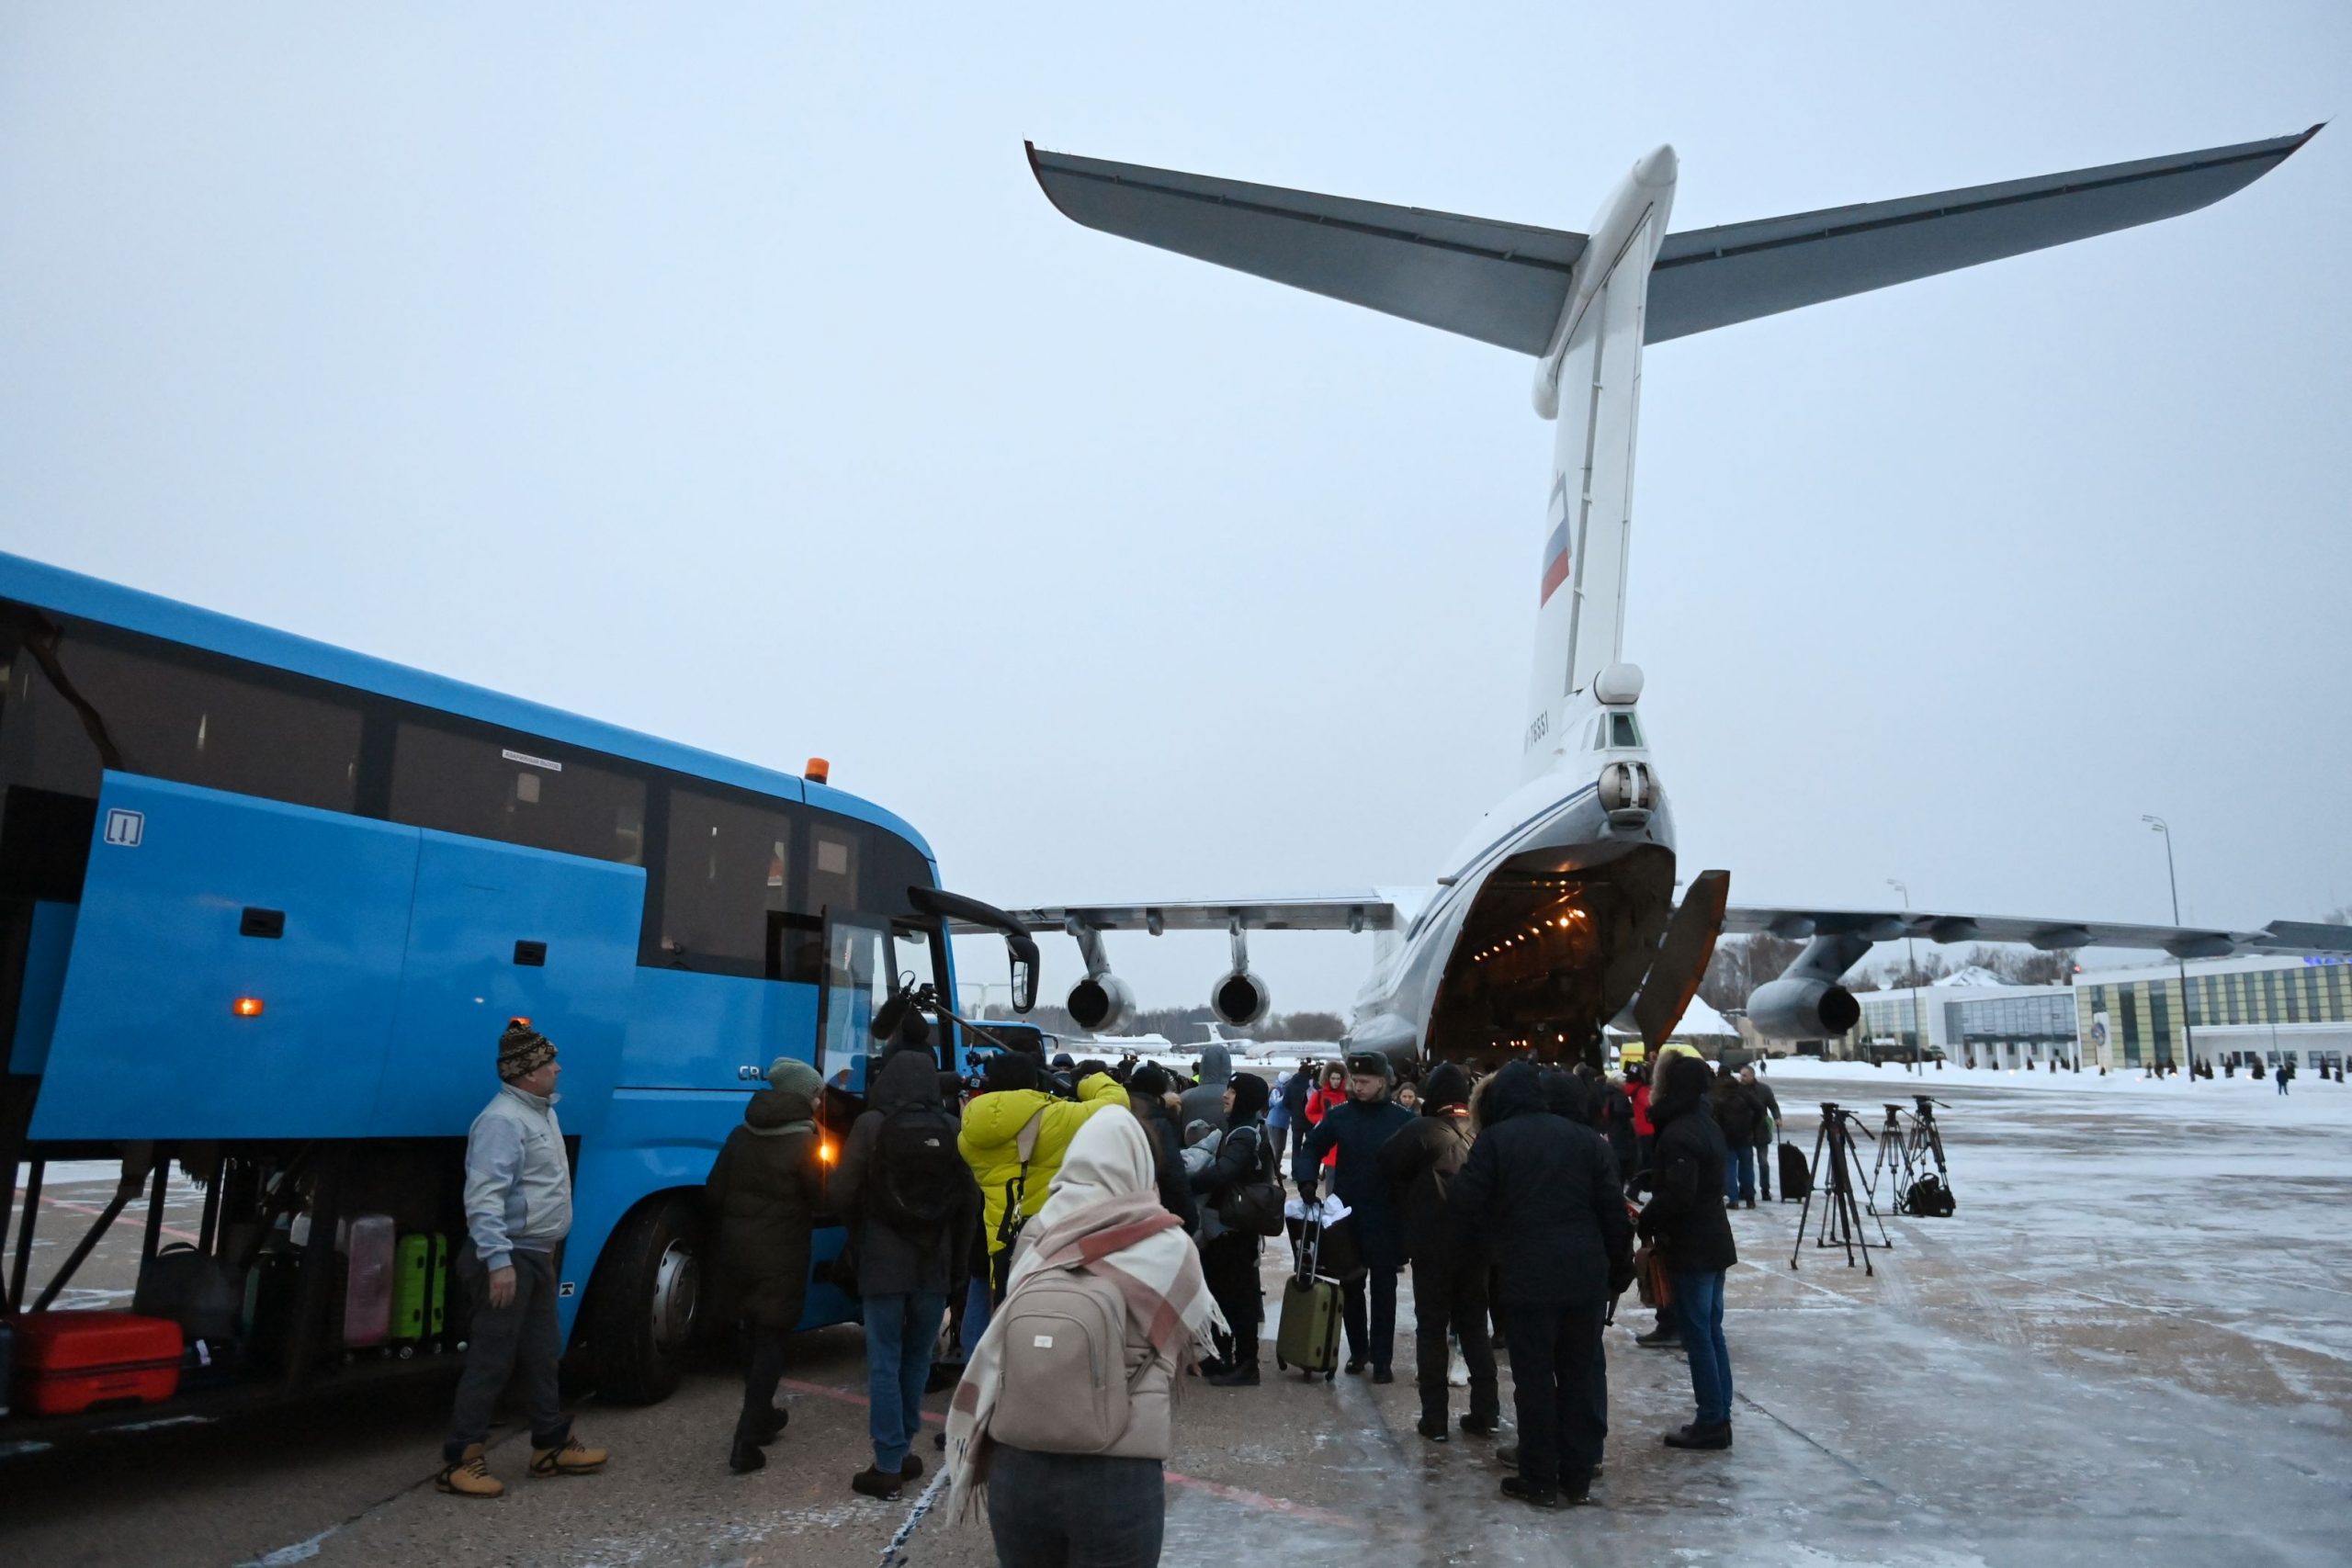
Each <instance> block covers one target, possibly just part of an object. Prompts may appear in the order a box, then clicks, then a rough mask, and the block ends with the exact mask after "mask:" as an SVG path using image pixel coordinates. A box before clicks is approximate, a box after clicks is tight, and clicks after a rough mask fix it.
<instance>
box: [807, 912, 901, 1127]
mask: <svg viewBox="0 0 2352 1568" xmlns="http://www.w3.org/2000/svg"><path fill="white" fill-rule="evenodd" d="M889 947H890V924H889V921H888V920H887V919H882V918H880V917H878V916H874V915H860V914H829V915H828V916H827V917H826V919H825V935H824V961H823V964H822V966H821V968H820V972H819V975H818V979H817V991H818V998H817V1055H816V1058H815V1060H816V1066H817V1075H818V1076H819V1077H821V1078H823V1079H824V1080H825V1088H826V1089H827V1090H828V1091H830V1092H829V1093H828V1094H827V1095H826V1099H827V1100H828V1101H830V1102H833V1103H835V1104H837V1103H838V1102H839V1100H840V1098H841V1097H842V1096H848V1097H852V1098H853V1100H863V1099H864V1098H865V1072H866V1066H867V1063H868V1061H869V1060H870V1058H871V1056H872V1055H873V1053H874V1049H875V1046H876V1044H877V1042H876V1040H875V1038H874V1035H873V1033H872V1025H873V1022H874V1014H875V1012H876V1010H878V1009H879V1008H880V1007H881V1006H882V1004H883V1002H885V1001H886V1000H888V998H889V995H890V992H891V990H892V989H893V986H894V982H893V978H892V971H891V967H890V956H889ZM828 1120H831V1118H828ZM848 1130H849V1129H848V1127H847V1126H846V1124H844V1125H842V1126H841V1127H839V1128H836V1129H834V1132H835V1134H836V1135H840V1134H846V1133H847V1132H848Z"/></svg>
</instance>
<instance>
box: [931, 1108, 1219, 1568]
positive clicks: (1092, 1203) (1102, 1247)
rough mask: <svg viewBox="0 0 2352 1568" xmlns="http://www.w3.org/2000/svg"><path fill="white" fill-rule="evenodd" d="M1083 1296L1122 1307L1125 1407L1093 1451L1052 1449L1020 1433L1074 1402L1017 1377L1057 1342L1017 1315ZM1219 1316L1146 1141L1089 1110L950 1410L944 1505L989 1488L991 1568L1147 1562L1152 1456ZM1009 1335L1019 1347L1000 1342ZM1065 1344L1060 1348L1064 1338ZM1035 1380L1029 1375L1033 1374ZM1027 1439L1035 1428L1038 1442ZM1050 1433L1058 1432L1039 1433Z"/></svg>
mask: <svg viewBox="0 0 2352 1568" xmlns="http://www.w3.org/2000/svg"><path fill="white" fill-rule="evenodd" d="M1086 1291H1093V1292H1097V1293H1098V1295H1099V1296H1100V1297H1101V1298H1102V1299H1103V1300H1106V1301H1107V1300H1110V1299H1113V1296H1115V1300H1116V1302H1117V1303H1119V1306H1120V1307H1121V1308H1122V1309H1123V1310H1122V1311H1120V1312H1119V1314H1118V1319H1119V1328H1118V1329H1117V1330H1116V1332H1118V1333H1119V1335H1120V1337H1121V1338H1122V1339H1123V1341H1124V1347H1125V1357H1124V1367H1123V1368H1122V1369H1121V1370H1122V1371H1124V1372H1125V1378H1124V1382H1123V1383H1122V1384H1120V1385H1118V1386H1114V1388H1113V1389H1112V1390H1111V1393H1112V1395H1113V1396H1114V1400H1115V1398H1116V1396H1118V1395H1119V1393H1121V1390H1122V1388H1123V1389H1124V1404H1123V1406H1115V1407H1118V1408H1123V1409H1124V1417H1123V1419H1122V1420H1121V1423H1120V1425H1119V1427H1118V1429H1116V1430H1115V1431H1104V1432H1097V1433H1095V1434H1094V1435H1093V1436H1091V1437H1090V1438H1083V1439H1073V1440H1077V1441H1084V1442H1086V1443H1088V1444H1089V1445H1090V1446H1088V1447H1085V1448H1081V1449H1076V1450H1065V1449H1061V1448H1059V1447H1058V1446H1057V1448H1056V1449H1055V1450H1053V1451H1046V1450H1043V1449H1041V1448H1037V1447H1023V1446H1019V1445H1017V1444H1015V1443H1014V1442H1013V1441H1012V1440H1011V1439H1010V1438H1009V1437H1008V1436H1006V1435H1005V1434H1008V1433H1011V1434H1016V1435H1027V1434H1029V1433H1032V1432H1035V1431H1038V1430H1040V1429H1042V1428H1044V1427H1048V1426H1051V1425H1052V1424H1053V1423H1054V1422H1055V1421H1057V1419H1061V1418H1063V1416H1064V1415H1065V1414H1066V1413H1067V1414H1068V1415H1069V1418H1071V1419H1072V1420H1074V1421H1077V1422H1079V1423H1080V1425H1082V1418H1083V1414H1084V1413H1083V1412H1082V1411H1081V1410H1080V1409H1079V1407H1080V1405H1082V1404H1084V1403H1085V1402H1084V1401H1083V1400H1073V1399H1072V1398H1070V1397H1069V1395H1070V1391H1069V1390H1068V1389H1065V1388H1062V1387H1045V1386H1035V1385H1032V1384H1030V1383H1027V1382H1023V1368H1024V1367H1033V1368H1034V1367H1036V1366H1039V1365H1041V1364H1043V1363H1042V1361H1041V1359H1040V1358H1041V1357H1042V1356H1043V1355H1045V1354H1046V1353H1047V1352H1049V1351H1050V1350H1051V1348H1052V1343H1053V1342H1052V1339H1051V1338H1050V1337H1047V1336H1046V1335H1043V1334H1037V1333H1035V1332H1034V1330H1035V1325H1036V1324H1037V1323H1038V1322H1040V1321H1044V1319H1042V1318H1034V1317H1031V1316H1026V1315H1024V1307H1023V1292H1031V1295H1030V1302H1031V1303H1033V1304H1034V1303H1039V1302H1043V1301H1045V1300H1046V1299H1048V1298H1051V1299H1053V1300H1055V1301H1056V1302H1057V1303H1061V1302H1069V1303H1074V1304H1075V1310H1076V1312H1077V1314H1078V1315H1079V1316H1080V1317H1081V1318H1082V1317H1083V1316H1084V1315H1085V1311H1084V1309H1085V1305H1086V1302H1085V1300H1084V1299H1083V1292H1086ZM1224 1326H1225V1324H1224V1319H1223V1317H1222V1316H1221V1315H1220V1314H1218V1312H1217V1310H1216V1303H1215V1302H1214V1301H1213V1300H1211V1298H1210V1296H1209V1291H1208V1285H1207V1282H1206V1280H1204V1278H1203V1276H1202V1273H1201V1264H1200V1258H1199V1255H1198V1254H1197V1253H1196V1252H1195V1251H1194V1250H1193V1244H1192V1242H1191V1241H1190V1239H1189V1238H1187V1237H1186V1235H1184V1231H1183V1227H1182V1225H1181V1224H1179V1223H1178V1221H1177V1219H1176V1217H1175V1216H1174V1215H1173V1214H1170V1213H1168V1211H1167V1210H1166V1209H1164V1208H1162V1207H1161V1206H1160V1203H1159V1189H1158V1183H1157V1172H1156V1168H1155V1166H1154V1163H1153V1160H1152V1150H1151V1144H1150V1141H1149V1140H1148V1138H1147V1137H1146V1135H1145V1134H1144V1130H1143V1128H1142V1126H1141V1124H1140V1123H1138V1122H1136V1119H1135V1118H1134V1117H1133V1116H1118V1115H1103V1116H1096V1117H1092V1118H1091V1119H1090V1120H1089V1121H1088V1122H1086V1124H1085V1126H1083V1127H1082V1128H1080V1131H1079V1134H1078V1135H1077V1137H1075V1138H1074V1139H1072V1140H1071V1142H1070V1145H1069V1155H1068V1156H1067V1157H1066V1158H1065V1159H1064V1160H1063V1161H1062V1167H1061V1169H1060V1170H1059V1171H1058V1172H1057V1173H1056V1174H1055V1177H1054V1180H1053V1185H1052V1187H1051V1188H1050V1189H1049V1190H1048V1193H1047V1197H1046V1206H1045V1208H1044V1209H1043V1211H1041V1212H1040V1213H1038V1215H1037V1217H1036V1218H1035V1219H1034V1220H1032V1221H1031V1222H1030V1223H1029V1225H1028V1226H1027V1228H1026V1229H1024V1230H1023V1232H1022V1235H1021V1240H1020V1243H1019V1248H1018V1256H1017V1257H1016V1258H1015V1259H1014V1261H1013V1265H1012V1283H1011V1285H1010V1287H1009V1289H1008V1290H1007V1292H1006V1293H1005V1299H1004V1302H1003V1303H1002V1304H1001V1305H1000V1306H999V1307H998V1308H997V1312H996V1315H995V1316H994V1317H993V1318H992V1319H991V1320H990V1322H989V1329H988V1333H987V1334H986V1335H985V1336H983V1337H982V1338H981V1340H980V1343H979V1344H978V1346H977V1347H976V1348H974V1350H973V1353H972V1358H971V1362H970V1365H969V1366H967V1368H966V1369H965V1372H964V1381H963V1382H961V1383H959V1384H958V1385H957V1386H956V1398H955V1401H954V1404H952V1405H951V1406H950V1408H949V1410H948V1414H947V1453H948V1463H949V1466H950V1468H951V1469H952V1470H953V1472H954V1474H955V1483H954V1491H953V1493H952V1494H951V1501H952V1505H953V1508H952V1511H953V1513H954V1515H955V1517H958V1518H963V1517H969V1515H970V1511H971V1509H972V1508H973V1507H974V1506H976V1505H977V1504H978V1503H979V1502H980V1501H981V1499H982V1496H983V1494H985V1496H986V1499H987V1506H988V1513H989V1532H990V1534H991V1535H992V1536H993V1537H994V1539H995V1542H996V1552H997V1562H999V1564H1000V1565H1001V1568H1077V1565H1079V1564H1085V1565H1086V1568H1129V1565H1136V1568H1149V1565H1150V1564H1153V1563H1157V1562H1159V1543H1160V1531H1161V1526H1162V1523H1163V1520H1164V1517H1165V1514H1166V1508H1167V1498H1166V1494H1165V1489H1164V1483H1163V1482H1162V1480H1161V1475H1160V1468H1161V1463H1162V1461H1165V1460H1166V1459H1167V1457H1168V1455H1169V1452H1170V1449H1171V1448H1172V1447H1173V1445H1174V1440H1175V1433H1174V1424H1173V1419H1172V1414H1173V1412H1172V1406H1173V1403H1174V1399H1175V1391H1176V1389H1177V1387H1178V1386H1179V1385H1180V1384H1181V1382H1182V1379H1183V1376H1184V1373H1185V1370H1186V1369H1187V1368H1189V1367H1190V1366H1191V1365H1193V1362H1194V1361H1195V1360H1196V1359H1198V1357H1199V1355H1200V1353H1201V1351H1202V1350H1203V1349H1204V1348H1207V1347H1208V1345H1209V1343H1210V1340H1209V1336H1210V1334H1211V1331H1212V1330H1213V1329H1221V1328H1223V1327H1224ZM1009 1337H1011V1338H1013V1339H1014V1340H1015V1341H1016V1343H1015V1344H1013V1345H1012V1346H1009V1345H1008V1339H1009ZM1067 1348H1068V1347H1067V1345H1066V1346H1065V1349H1067ZM1030 1376H1031V1377H1032V1378H1033V1379H1034V1378H1036V1377H1037V1376H1038V1374H1037V1373H1035V1371H1032V1372H1031V1374H1030ZM1031 1440H1032V1442H1033V1443H1034V1442H1036V1441H1038V1440H1039V1439H1037V1438H1032V1439H1031ZM1046 1440H1054V1439H1050V1438H1049V1439H1046Z"/></svg>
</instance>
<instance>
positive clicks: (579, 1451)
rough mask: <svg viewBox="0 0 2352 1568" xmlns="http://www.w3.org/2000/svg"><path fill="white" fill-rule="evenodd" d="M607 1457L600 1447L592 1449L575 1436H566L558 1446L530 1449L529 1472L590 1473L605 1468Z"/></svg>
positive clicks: (541, 1474)
mask: <svg viewBox="0 0 2352 1568" xmlns="http://www.w3.org/2000/svg"><path fill="white" fill-rule="evenodd" d="M608 1457H609V1456H608V1455H607V1454H606V1453H605V1450H602V1449H592V1448H590V1447H589V1446H588V1445H587V1444H585V1443H583V1442H582V1441H581V1440H580V1439H579V1438H564V1440H563V1443H562V1446H560V1447H559V1448H552V1449H533V1450H531V1473H532V1474H533V1475H538V1476H548V1475H592V1474H594V1473H595V1472H597V1471H600V1470H602V1469H604V1468H605V1460H606V1459H607V1458H608Z"/></svg>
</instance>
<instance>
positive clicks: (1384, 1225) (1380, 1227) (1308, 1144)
mask: <svg viewBox="0 0 2352 1568" xmlns="http://www.w3.org/2000/svg"><path fill="white" fill-rule="evenodd" d="M1412 1120H1413V1113H1412V1112H1411V1111H1408V1110H1406V1109H1405V1108H1404V1107H1403V1106H1401V1105H1398V1104H1397V1103H1396V1102H1395V1101H1393V1100H1375V1101H1374V1102H1373V1103H1372V1104H1369V1105H1367V1104H1365V1103H1364V1102H1363V1100H1355V1099H1350V1100H1345V1101H1343V1102H1341V1103H1340V1104H1338V1105H1335V1106H1333V1107H1331V1109H1330V1110H1329V1111H1325V1112H1324V1113H1323V1120H1322V1121H1320V1122H1317V1123H1316V1124H1315V1125H1314V1126H1313V1127H1312V1128H1310V1129H1309V1130H1308V1132H1307V1134H1306V1137H1304V1138H1303V1139H1301V1140H1300V1141H1299V1145H1298V1155H1297V1157H1296V1158H1295V1159H1293V1160H1292V1161H1291V1176H1292V1178H1293V1179H1295V1180H1296V1181H1297V1183H1298V1188H1299V1190H1300V1191H1301V1192H1302V1193H1304V1192H1306V1190H1308V1189H1310V1188H1312V1187H1314V1186H1315V1184H1316V1177H1317V1175H1318V1174H1319V1171H1318V1167H1320V1165H1321V1164H1322V1161H1323V1156H1325V1155H1326V1154H1328V1153H1329V1152H1330V1151H1331V1150H1333V1149H1337V1150H1339V1151H1340V1161H1339V1164H1338V1165H1337V1166H1335V1167H1334V1168H1332V1172H1331V1190H1332V1191H1334V1192H1336V1193H1338V1194H1339V1195H1340V1202H1342V1203H1345V1204H1346V1205H1347V1206H1348V1207H1349V1208H1350V1209H1351V1210H1353V1211H1354V1213H1352V1214H1351V1216H1350V1217H1351V1219H1353V1220H1354V1222H1355V1227H1356V1241H1357V1243H1358V1244H1359V1245H1360V1246H1361V1247H1362V1248H1363V1260H1364V1263H1365V1265H1366V1266H1367V1267H1369V1268H1374V1269H1401V1268H1403V1267H1404V1266H1405V1237H1404V1233H1403V1230H1402V1228H1401V1226H1400V1224H1399V1221H1398V1217H1397V1200H1396V1195H1395V1194H1394V1193H1392V1192H1391V1191H1390V1190H1389V1187H1388V1177H1387V1175H1386V1173H1385V1172H1384V1171H1383V1170H1382V1169H1381V1168H1380V1149H1381V1145H1384V1144H1385V1143H1387V1142H1388V1140H1389V1139H1391V1138H1393V1137H1395V1136H1396V1135H1397V1129H1399V1128H1401V1127H1406V1126H1409V1125H1410V1124H1411V1123H1412Z"/></svg>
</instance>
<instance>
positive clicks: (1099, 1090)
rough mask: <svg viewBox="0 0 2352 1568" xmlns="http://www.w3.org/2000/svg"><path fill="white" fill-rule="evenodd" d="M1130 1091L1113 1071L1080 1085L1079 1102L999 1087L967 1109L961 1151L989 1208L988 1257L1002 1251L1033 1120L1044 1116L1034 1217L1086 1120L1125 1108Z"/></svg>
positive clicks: (1033, 1177) (1032, 1185)
mask: <svg viewBox="0 0 2352 1568" xmlns="http://www.w3.org/2000/svg"><path fill="white" fill-rule="evenodd" d="M1126 1102H1127V1091H1126V1089H1125V1088H1124V1087H1122V1086H1121V1085H1120V1083H1119V1081H1118V1080H1117V1079H1116V1078H1114V1077H1111V1075H1110V1074H1108V1073H1092V1074H1089V1075H1088V1076H1087V1077H1084V1078H1082V1079H1080V1082H1079V1086H1078V1098H1077V1099H1076V1100H1064V1099H1063V1098H1062V1097H1061V1096H1059V1095H1057V1094H1047V1093H1046V1091H1045V1090H1043V1089H1000V1090H998V1091H997V1092H996V1093H994V1094H983V1095H981V1096H979V1097H978V1099H976V1100H972V1101H971V1102H969V1103H968V1104H967V1105H966V1106H965V1107H964V1131H963V1133H962V1134H961V1135H959V1136H958V1137H957V1138H956V1150H957V1151H958V1152H959V1153H961V1154H962V1155H963V1156H964V1163H965V1164H967V1165H968V1166H970V1167H971V1168H972V1175H973V1177H974V1178H975V1179H978V1182H979V1184H980V1200H981V1202H982V1203H983V1204H984V1205H985V1206H984V1208H983V1210H982V1212H981V1215H980V1228H981V1230H982V1231H984V1232H985V1233H986V1234H987V1235H988V1240H989V1256H990V1257H994V1256H995V1255H996V1254H997V1253H998V1252H1000V1251H1001V1250H1002V1248H1001V1247H1000V1246H999V1244H998V1242H997V1228H998V1226H999V1225H1000V1224H1001V1223H1002V1221H1003V1219H1004V1205H1005V1200H1006V1198H1007V1197H1008V1196H1009V1195H1010V1193H1011V1191H1012V1186H1013V1183H1014V1182H1015V1181H1017V1180H1018V1179H1020V1176H1021V1129H1022V1128H1023V1127H1024V1126H1026V1125H1027V1124H1028V1122H1029V1118H1031V1117H1032V1116H1035V1115H1037V1113H1038V1112H1039V1111H1043V1112H1045V1115H1044V1116H1043V1118H1042V1119H1041V1120H1040V1121H1039V1122H1038V1123H1037V1144H1036V1148H1035V1151H1034V1153H1033V1155H1032V1157H1031V1158H1030V1161H1029V1181H1028V1186H1027V1193H1028V1197H1027V1199H1026V1201H1025V1208H1026V1210H1027V1212H1028V1213H1031V1214H1035V1213H1036V1212H1037V1211H1038V1210H1039V1209H1041V1208H1043V1207H1044V1206H1045V1202H1046V1189H1047V1188H1049V1187H1050V1186H1052V1185H1053V1179H1054V1173H1055V1172H1056V1171H1057V1170H1059V1169H1060V1168H1061V1166H1062V1158H1063V1156H1065V1155H1067V1154H1068V1153H1069V1142H1070V1140H1071V1139H1072V1138H1074V1137H1076V1136H1078V1130H1079V1129H1080V1127H1082V1126H1084V1125H1085V1124H1086V1119H1087V1118H1088V1117H1090V1116H1091V1115H1093V1114H1094V1113H1095V1112H1096V1111H1100V1110H1102V1109H1103V1107H1104V1106H1106V1105H1125V1103H1126Z"/></svg>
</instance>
